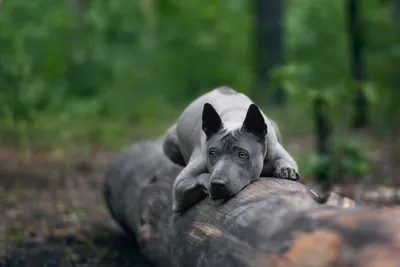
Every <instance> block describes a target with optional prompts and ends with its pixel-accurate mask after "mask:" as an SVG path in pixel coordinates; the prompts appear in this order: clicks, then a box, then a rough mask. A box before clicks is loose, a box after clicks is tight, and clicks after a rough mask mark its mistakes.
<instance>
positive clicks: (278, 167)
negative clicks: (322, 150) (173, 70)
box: [163, 87, 300, 212]
mask: <svg viewBox="0 0 400 267" xmlns="http://www.w3.org/2000/svg"><path fill="white" fill-rule="evenodd" d="M163 149H164V153H165V154H166V155H167V157H168V158H169V159H170V160H171V161H173V162H174V163H176V164H179V165H181V166H185V167H184V169H183V170H182V171H181V173H180V174H179V175H178V177H177V178H176V180H175V183H174V186H173V207H172V208H173V210H174V211H176V212H178V211H182V210H185V209H186V208H188V207H189V206H191V205H193V204H194V203H196V202H198V201H199V200H201V199H202V198H204V197H205V196H206V195H207V194H209V195H210V196H211V197H212V198H214V199H219V198H223V199H228V198H230V197H231V196H233V195H235V194H236V193H238V192H239V191H240V190H241V189H242V188H243V187H245V186H246V185H248V184H249V183H250V182H251V181H253V180H255V179H257V178H258V177H260V176H274V177H278V178H285V179H292V180H297V179H299V178H300V176H299V174H298V167H297V164H296V162H295V161H294V160H293V159H292V157H291V156H290V155H289V153H288V152H287V151H286V150H285V149H284V148H283V147H282V145H281V144H280V138H279V133H278V128H277V126H276V125H275V123H274V122H273V121H271V120H269V119H268V118H267V117H266V116H265V115H264V114H263V113H262V112H261V110H259V108H258V107H257V106H256V105H255V104H254V103H253V102H252V101H251V100H250V99H249V98H248V97H247V96H245V95H244V94H241V93H238V92H236V91H235V90H233V89H231V88H228V87H219V88H217V89H214V90H212V91H211V92H208V93H206V94H204V95H202V96H200V97H199V98H197V99H196V100H195V101H193V102H192V103H191V104H190V105H189V106H188V107H186V109H185V110H184V111H183V113H182V114H181V116H180V117H179V119H178V121H177V123H175V124H174V125H172V127H171V128H170V129H169V130H168V131H167V134H166V136H165V139H164V143H163Z"/></svg>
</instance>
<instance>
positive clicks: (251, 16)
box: [0, 0, 400, 144]
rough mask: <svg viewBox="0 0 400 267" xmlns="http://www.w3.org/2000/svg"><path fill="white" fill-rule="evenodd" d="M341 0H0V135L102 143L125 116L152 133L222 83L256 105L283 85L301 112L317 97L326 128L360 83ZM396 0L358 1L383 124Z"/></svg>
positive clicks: (389, 98) (371, 87)
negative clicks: (326, 118)
mask: <svg viewBox="0 0 400 267" xmlns="http://www.w3.org/2000/svg"><path fill="white" fill-rule="evenodd" d="M348 1H350V0H341V1H330V0H296V1H294V0H287V1H260V0H255V1H254V2H249V1H245V0H236V1H211V0H204V1H202V2H198V1H177V0H165V1H157V0H139V1H124V2H122V1H108V2H107V1H100V0H87V1H84V0H70V1H67V2H65V1H64V2H62V1H61V2H60V1H58V2H57V1H49V0H37V1H34V2H26V1H22V0H13V1H3V3H2V5H1V16H0V132H1V135H0V136H1V137H2V138H3V142H9V141H10V140H13V141H15V143H16V144H17V143H21V142H22V143H24V142H36V141H37V140H39V141H40V142H54V143H57V142H63V141H68V140H74V141H76V140H82V141H87V140H89V139H90V140H93V139H94V140H95V141H96V142H100V143H104V142H106V143H107V142H111V141H112V140H114V139H118V138H122V136H123V135H124V132H125V129H126V127H127V126H129V125H132V126H134V134H136V136H139V137H140V135H146V134H150V133H152V134H157V133H161V132H162V131H163V130H165V127H166V126H165V125H163V124H162V123H160V121H162V120H165V121H166V122H165V123H169V122H170V121H171V120H173V119H174V116H176V115H177V114H178V112H179V111H180V109H181V108H182V107H183V106H185V105H186V104H187V103H188V102H189V101H190V100H191V99H193V98H194V97H195V96H197V95H199V94H200V93H202V92H205V91H207V90H209V89H211V88H213V87H216V86H219V85H222V84H227V85H230V86H232V87H234V88H236V89H237V90H239V91H242V92H244V93H247V94H249V95H250V96H252V97H254V98H255V101H256V102H259V103H262V104H264V105H265V108H268V106H269V105H267V103H268V102H265V101H264V99H268V98H270V97H273V98H275V97H277V95H276V94H278V99H279V95H283V94H282V92H284V95H285V103H286V111H285V113H287V112H289V110H291V111H293V112H294V113H296V114H305V115H304V120H303V121H301V123H303V122H305V121H306V120H311V118H312V116H311V113H310V112H311V108H312V104H311V103H313V99H315V97H319V98H323V99H324V101H326V103H327V107H326V108H327V113H328V114H329V116H330V117H331V119H332V120H333V124H334V125H335V126H334V130H335V129H336V128H337V127H343V126H346V125H350V124H351V122H350V118H349V116H348V114H349V112H353V113H354V112H355V108H356V107H357V106H358V105H354V101H353V100H354V99H355V98H356V95H357V92H358V90H356V89H355V87H354V84H355V83H356V81H355V80H354V76H353V74H352V67H351V66H352V65H351V62H352V55H351V53H350V52H349V51H351V49H350V44H351V42H350V39H349V38H350V37H351V36H350V35H349V34H348V27H347V25H348V24H347V22H348V21H347V17H348V9H347V3H348ZM394 1H397V3H398V0H388V1H382V0H363V1H359V3H360V8H359V14H360V18H359V19H360V23H362V29H363V37H364V39H363V40H364V48H363V56H364V61H363V62H362V65H363V67H364V72H365V77H367V78H365V79H363V82H362V92H363V95H364V96H365V99H366V100H367V101H368V103H369V106H368V108H369V113H368V114H369V115H370V116H369V117H370V119H371V128H372V129H374V130H376V131H378V132H383V133H384V132H385V129H392V132H393V131H394V129H396V128H398V127H397V122H398V119H400V116H399V107H398V105H397V102H398V100H399V99H400V93H399V92H398V91H399V90H395V89H393V88H395V87H397V86H398V81H399V80H398V79H395V80H396V81H397V85H396V86H395V87H394V86H393V77H395V76H396V75H397V76H398V70H399V59H400V53H399V51H400V42H399V35H398V32H399V30H398V29H399V26H398V25H399V24H398V18H399V15H398V14H399V12H398V10H399V8H398V6H397V9H396V8H394V5H393V3H394ZM261 4H263V5H265V6H263V5H261ZM266 5H268V7H267V6H266ZM396 10H397V13H396ZM396 21H397V24H396ZM265 25H272V26H271V28H268V29H271V30H268V31H267V30H266V29H267V28H265ZM394 25H397V26H396V27H394ZM396 33H397V34H396ZM256 36H258V38H255V37H256ZM256 40H258V41H256ZM255 70H257V71H255ZM397 76H396V77H397ZM260 81H261V82H260ZM266 82H268V84H266ZM257 84H259V85H260V84H261V86H257ZM282 88H283V89H282ZM279 90H281V93H277V92H279ZM282 90H284V91H282ZM278 122H279V118H278ZM299 123H300V122H299ZM292 124H293V125H294V124H296V122H295V121H293V123H292ZM297 125H298V124H296V126H297ZM388 126H389V127H388ZM285 127H290V125H288V126H286V125H285ZM294 132H296V131H294ZM10 138H11V139H10ZM32 140H33V141H32Z"/></svg>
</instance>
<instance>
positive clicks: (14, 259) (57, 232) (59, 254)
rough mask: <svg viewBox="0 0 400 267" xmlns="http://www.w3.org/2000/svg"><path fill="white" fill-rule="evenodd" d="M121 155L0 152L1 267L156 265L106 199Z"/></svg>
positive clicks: (378, 167) (380, 159)
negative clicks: (107, 174) (110, 169)
mask: <svg viewBox="0 0 400 267" xmlns="http://www.w3.org/2000/svg"><path fill="white" fill-rule="evenodd" d="M312 142H313V141H312V139H307V138H306V139H302V140H291V142H290V143H289V144H287V146H288V150H289V151H290V152H291V153H294V154H296V153H300V151H301V152H307V151H306V150H307V148H308V149H309V148H311V147H312ZM378 147H379V148H377V149H376V151H375V152H374V153H375V154H376V155H374V166H375V167H374V172H373V174H372V177H370V178H371V179H372V180H376V179H381V180H382V177H385V179H386V180H390V181H395V180H396V179H395V178H397V177H396V174H397V173H398V171H399V170H398V168H399V166H398V164H397V161H396V159H395V158H393V156H392V155H393V153H390V148H391V146H390V144H386V145H382V144H380V145H379V146H378ZM115 155H116V153H115V152H105V151H100V152H99V151H98V152H96V153H93V154H92V155H91V156H86V157H84V158H79V159H75V160H65V156H64V155H63V153H62V152H61V151H57V150H52V151H35V152H31V153H26V152H23V151H20V150H16V149H7V148H0V204H1V206H0V208H1V212H0V222H1V224H0V267H3V266H4V267H5V266H7V267H22V266H26V267H39V266H40V267H42V266H63V267H69V266H72V267H76V266H88V267H94V266H104V267H106V266H110V267H111V266H113V267H114V266H132V267H150V266H151V265H150V264H149V263H148V262H147V261H146V260H145V259H144V258H143V257H142V256H141V255H140V253H139V250H138V248H137V246H136V244H135V243H134V242H133V241H132V240H133V238H130V237H129V236H126V235H125V234H124V233H122V232H121V231H120V230H119V228H118V226H117V225H116V224H115V223H114V222H113V220H112V219H111V218H110V216H109V214H108V211H107V210H106V207H105V205H104V202H103V198H102V195H101V192H102V183H103V179H104V176H103V175H104V171H105V168H106V167H107V166H108V164H109V163H110V162H112V161H113V160H114V157H115ZM351 188H352V189H351V190H350V191H351V193H350V195H351V194H353V196H355V192H356V191H357V190H355V189H354V188H355V187H354V186H353V187H351ZM385 190H386V191H385ZM388 190H389V189H387V188H386V189H385V188H383V189H382V188H381V189H379V190H377V189H376V188H375V189H374V190H373V192H372V193H371V192H370V197H367V196H368V195H366V194H364V198H367V199H368V198H372V199H373V201H370V202H377V203H378V202H379V201H378V200H382V198H381V197H380V196H382V195H385V194H386V195H387V194H389V195H390V193H387V192H388ZM390 190H391V191H390ZM390 190H389V191H390V192H392V193H391V194H392V196H393V194H394V195H396V192H397V191H396V190H395V191H393V190H392V189H390ZM377 191H378V192H377ZM393 192H394V193H393ZM374 193H375V195H374ZM372 195H374V196H375V198H374V197H371V196H372ZM389 198H390V200H388V199H389ZM384 200H385V201H381V204H382V205H393V204H396V201H395V200H394V199H393V198H392V197H386V198H384Z"/></svg>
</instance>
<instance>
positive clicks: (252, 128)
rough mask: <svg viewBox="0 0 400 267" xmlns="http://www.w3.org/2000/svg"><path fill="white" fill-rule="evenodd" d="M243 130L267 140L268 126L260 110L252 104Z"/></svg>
mask: <svg viewBox="0 0 400 267" xmlns="http://www.w3.org/2000/svg"><path fill="white" fill-rule="evenodd" d="M242 129H243V130H245V131H247V132H250V133H252V134H254V135H255V136H257V137H260V138H265V135H266V134H267V132H268V131H267V125H266V124H265V120H264V117H263V115H262V114H261V111H260V109H259V108H258V107H257V105H256V104H251V105H250V106H249V108H248V110H247V114H246V118H245V119H244V121H243V126H242Z"/></svg>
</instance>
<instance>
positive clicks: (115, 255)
mask: <svg viewBox="0 0 400 267" xmlns="http://www.w3.org/2000/svg"><path fill="white" fill-rule="evenodd" d="M2 266H7V267H26V266H30V267H42V266H48V267H50V266H104V267H106V266H110V267H111V266H133V267H152V266H153V265H151V264H150V263H149V262H148V260H146V259H145V258H144V257H143V256H142V255H141V254H140V252H139V248H138V246H137V244H136V243H135V241H134V238H133V237H132V236H129V235H127V234H125V233H123V232H122V231H119V230H117V229H112V228H111V227H106V226H103V225H93V228H92V229H91V230H90V231H82V232H78V233H71V234H70V233H65V234H63V235H59V236H51V237H49V238H47V239H46V240H44V242H40V243H35V242H26V243H22V244H18V245H14V246H12V247H11V248H9V249H8V252H7V256H6V258H5V259H4V262H3V263H2Z"/></svg>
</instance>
